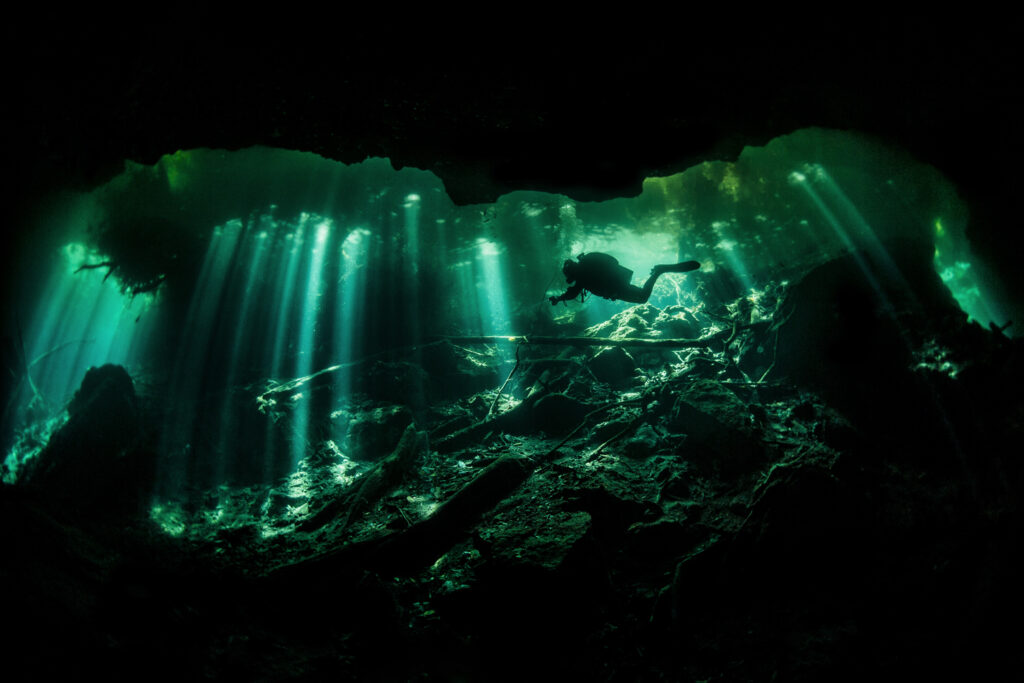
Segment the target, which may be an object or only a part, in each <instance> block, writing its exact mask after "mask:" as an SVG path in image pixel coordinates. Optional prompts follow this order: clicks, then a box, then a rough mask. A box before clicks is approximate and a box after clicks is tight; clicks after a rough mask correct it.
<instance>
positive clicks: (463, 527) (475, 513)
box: [371, 455, 533, 573]
mask: <svg viewBox="0 0 1024 683" xmlns="http://www.w3.org/2000/svg"><path fill="white" fill-rule="evenodd" d="M532 473H533V464H532V463H531V462H530V461H529V460H527V459H525V458H519V457H515V456H511V455H505V456H502V457H501V458H498V459H497V460H495V461H494V462H493V463H491V464H490V465H488V466H487V467H485V468H484V469H483V470H481V471H480V473H479V474H477V475H476V476H475V477H473V479H472V480H471V481H470V482H469V483H467V484H466V485H465V486H463V487H462V488H461V489H459V490H458V491H456V492H455V493H454V494H453V495H452V496H451V497H450V498H448V500H446V501H445V502H444V503H442V504H441V506H440V507H438V508H437V509H436V510H435V511H434V513H433V514H432V515H430V517H428V518H427V519H425V520H423V521H421V522H418V523H416V524H414V525H413V526H412V527H410V528H408V529H406V530H405V531H403V532H401V533H398V534H394V535H392V536H390V537H388V538H387V540H385V541H384V543H382V544H381V545H380V546H379V547H378V548H377V549H376V551H375V552H374V556H373V557H372V558H371V564H372V565H374V566H375V567H376V568H377V569H378V570H379V571H387V572H390V573H411V572H416V571H419V570H421V569H423V568H425V567H428V566H430V564H431V563H433V562H434V561H435V560H437V558H439V557H441V556H442V555H444V554H445V553H446V552H448V550H449V549H450V548H451V547H452V546H453V545H455V544H456V543H458V542H459V541H460V540H461V539H462V538H464V537H465V536H466V535H467V534H469V533H470V531H471V530H472V529H473V527H474V526H476V524H477V522H479V520H480V518H481V517H483V515H484V514H485V513H486V512H488V511H489V510H491V509H492V508H494V507H495V506H496V505H498V503H500V502H501V501H503V500H505V498H507V497H508V496H509V494H511V493H512V492H513V491H514V490H516V489H517V488H518V487H519V486H520V485H521V484H522V483H523V482H525V481H526V480H527V479H529V477H530V475H531V474H532Z"/></svg>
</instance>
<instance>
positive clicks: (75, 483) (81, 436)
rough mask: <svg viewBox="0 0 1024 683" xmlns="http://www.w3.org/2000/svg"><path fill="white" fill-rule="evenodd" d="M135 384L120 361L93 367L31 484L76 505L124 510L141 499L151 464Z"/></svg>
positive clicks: (32, 470) (34, 468) (33, 466)
mask: <svg viewBox="0 0 1024 683" xmlns="http://www.w3.org/2000/svg"><path fill="white" fill-rule="evenodd" d="M139 433H140V417H139V407H138V401H137V399H136V396H135V387H134V385H133V384H132V379H131V377H130V376H129V375H128V372H127V371H126V370H125V369H124V368H123V367H121V366H120V365H104V366H102V367H98V368H97V367H93V368H90V369H89V371H88V372H86V374H85V378H84V379H83V380H82V385H81V387H80V388H79V389H78V391H76V392H75V395H74V398H72V400H71V402H70V403H69V404H68V421H67V422H66V423H65V424H64V425H63V426H62V427H61V428H60V429H59V430H57V432H56V433H54V435H53V436H52V437H51V438H50V441H49V443H48V444H47V445H46V447H45V448H44V449H43V450H42V452H41V453H40V454H39V455H38V456H37V457H36V458H35V459H34V460H33V461H32V462H31V463H30V465H29V467H28V469H27V471H26V474H25V480H26V483H27V484H28V485H29V486H30V487H31V488H33V489H36V490H39V491H40V492H41V493H42V495H43V496H44V497H46V498H48V499H51V500H54V501H56V502H59V503H61V504H63V505H68V506H70V507H74V508H84V507H90V508H103V509H113V510H116V509H120V508H121V507H122V506H123V505H125V504H127V503H131V502H135V501H138V500H139V499H140V498H141V495H142V493H143V491H144V489H145V488H146V485H147V483H148V478H147V477H146V475H147V474H148V473H149V469H150V466H151V462H150V460H149V458H147V457H146V456H145V455H144V454H143V453H142V452H141V450H140V449H138V448H136V446H137V445H138V440H139Z"/></svg>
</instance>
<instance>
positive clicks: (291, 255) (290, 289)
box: [263, 221, 306, 481]
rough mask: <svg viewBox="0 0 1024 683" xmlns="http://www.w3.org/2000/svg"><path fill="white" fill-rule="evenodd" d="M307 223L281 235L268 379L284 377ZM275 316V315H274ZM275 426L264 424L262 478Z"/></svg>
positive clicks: (273, 452) (268, 474)
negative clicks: (281, 250)
mask: <svg viewBox="0 0 1024 683" xmlns="http://www.w3.org/2000/svg"><path fill="white" fill-rule="evenodd" d="M305 232H306V224H305V222H304V221H301V222H300V223H299V225H298V226H297V228H296V230H295V231H294V232H292V233H289V234H287V235H285V236H284V239H283V245H282V246H283V248H284V249H285V250H286V256H285V257H284V258H280V257H279V265H283V266H284V267H283V268H279V269H278V273H277V276H276V277H275V278H274V280H275V282H274V287H273V289H272V290H271V292H272V293H273V292H276V293H278V297H277V299H276V300H275V301H273V302H272V305H271V311H272V314H271V319H272V320H273V321H274V322H273V327H274V334H273V340H274V341H273V344H272V345H271V346H270V349H271V352H270V362H269V363H268V369H269V371H270V372H269V378H270V379H271V380H272V381H275V382H277V381H281V380H283V379H285V355H286V353H287V349H288V332H289V328H290V326H291V324H292V310H293V308H294V307H295V288H296V287H295V285H296V280H297V279H298V278H297V275H298V271H299V263H300V262H301V261H302V257H303V247H304V244H305ZM275 315H276V318H275ZM276 431H277V428H276V425H275V424H274V422H273V421H269V422H268V423H267V437H266V447H265V448H264V452H263V471H264V480H265V481H269V480H271V479H272V478H273V473H274V472H275V470H276V462H277V457H278V453H277V435H276Z"/></svg>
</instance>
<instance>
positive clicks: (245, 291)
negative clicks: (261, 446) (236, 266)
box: [215, 223, 270, 480]
mask: <svg viewBox="0 0 1024 683" xmlns="http://www.w3.org/2000/svg"><path fill="white" fill-rule="evenodd" d="M261 227H262V226H260V225H259V224H258V223H257V224H255V225H251V226H250V227H249V229H248V230H247V231H246V234H245V236H244V238H243V239H244V245H243V250H242V258H241V259H240V266H241V268H242V269H243V270H244V271H245V275H244V279H243V282H242V289H241V292H240V295H239V297H238V298H239V299H240V303H238V304H236V305H235V307H234V308H235V310H234V311H233V312H232V311H228V312H227V313H228V314H229V315H231V314H232V313H233V316H232V317H233V322H232V324H231V328H233V330H234V333H233V335H232V339H231V344H230V349H231V350H230V355H229V356H228V359H227V374H226V376H225V379H224V399H223V403H222V408H221V415H222V416H223V418H222V421H221V427H220V438H219V446H218V448H217V451H218V453H219V456H220V457H219V460H218V465H217V467H218V469H217V472H216V473H215V477H216V478H217V479H218V480H223V479H224V477H225V474H226V471H227V468H228V467H230V465H231V464H232V463H233V461H234V460H235V458H237V457H239V456H240V455H241V456H243V457H244V454H239V453H238V452H237V448H235V444H237V443H238V442H239V441H240V438H239V437H240V434H239V430H240V427H239V424H238V422H239V420H238V416H237V415H236V412H237V408H236V405H235V404H236V400H237V399H236V398H235V391H236V384H237V380H238V376H239V372H240V370H241V368H240V366H241V365H242V364H243V363H246V364H247V363H249V362H251V358H250V354H249V353H247V351H248V349H249V347H250V344H249V340H250V339H251V338H252V337H253V336H254V330H253V324H252V323H253V321H252V319H251V318H252V314H253V308H254V306H255V305H256V303H257V295H256V284H257V279H258V278H259V276H260V274H261V273H262V272H263V267H264V265H263V264H264V261H265V259H266V257H267V253H268V252H269V251H270V248H269V244H268V243H269V242H270V240H269V235H268V234H267V233H266V232H265V231H264V230H262V229H261Z"/></svg>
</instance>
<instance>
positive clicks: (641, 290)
mask: <svg viewBox="0 0 1024 683" xmlns="http://www.w3.org/2000/svg"><path fill="white" fill-rule="evenodd" d="M698 268H700V263H699V262H697V261H683V262H682V263H673V264H662V265H657V266H654V267H653V268H651V276H650V277H649V278H647V282H645V283H644V286H643V287H633V286H630V288H629V289H630V290H634V291H631V292H630V295H631V296H632V297H635V298H626V297H625V296H623V297H622V298H623V299H624V300H626V301H632V302H633V303H637V304H645V303H647V300H648V299H650V298H651V292H653V291H654V283H655V282H657V281H658V277H659V276H660V275H661V274H662V273H689V272H690V271H691V270H697V269H698Z"/></svg>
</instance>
